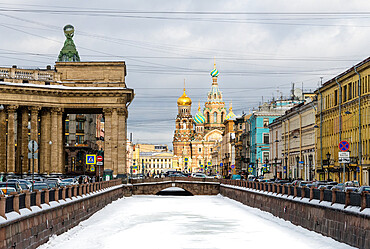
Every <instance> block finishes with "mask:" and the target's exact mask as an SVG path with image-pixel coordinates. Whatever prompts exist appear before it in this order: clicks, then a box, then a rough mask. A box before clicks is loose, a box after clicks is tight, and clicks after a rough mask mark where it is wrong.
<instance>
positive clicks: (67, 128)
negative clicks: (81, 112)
mask: <svg viewBox="0 0 370 249" xmlns="http://www.w3.org/2000/svg"><path fill="white" fill-rule="evenodd" d="M65 130H66V131H69V121H66V127H65Z"/></svg>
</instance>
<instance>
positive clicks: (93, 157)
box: [86, 155, 96, 164]
mask: <svg viewBox="0 0 370 249" xmlns="http://www.w3.org/2000/svg"><path fill="white" fill-rule="evenodd" d="M86 164H96V155H86Z"/></svg>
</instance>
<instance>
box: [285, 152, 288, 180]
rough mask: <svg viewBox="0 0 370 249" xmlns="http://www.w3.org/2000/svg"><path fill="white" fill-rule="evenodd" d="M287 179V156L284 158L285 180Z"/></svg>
mask: <svg viewBox="0 0 370 249" xmlns="http://www.w3.org/2000/svg"><path fill="white" fill-rule="evenodd" d="M287 178H288V156H285V180H286V179H287Z"/></svg>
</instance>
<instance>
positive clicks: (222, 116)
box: [221, 112, 224, 123]
mask: <svg viewBox="0 0 370 249" xmlns="http://www.w3.org/2000/svg"><path fill="white" fill-rule="evenodd" d="M223 122H224V113H223V112H221V123H223Z"/></svg>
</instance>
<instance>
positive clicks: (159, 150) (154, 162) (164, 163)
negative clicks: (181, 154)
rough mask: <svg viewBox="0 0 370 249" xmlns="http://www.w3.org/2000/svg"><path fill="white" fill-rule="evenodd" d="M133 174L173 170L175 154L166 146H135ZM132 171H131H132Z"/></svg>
mask: <svg viewBox="0 0 370 249" xmlns="http://www.w3.org/2000/svg"><path fill="white" fill-rule="evenodd" d="M133 147H134V148H133V158H132V173H133V174H139V173H140V174H142V173H146V174H147V173H151V174H152V173H156V174H157V173H162V172H164V170H165V169H166V170H167V169H172V165H173V162H172V159H173V154H172V153H171V152H168V146H167V145H165V144H135V145H134V146H133ZM130 170H131V169H130Z"/></svg>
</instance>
